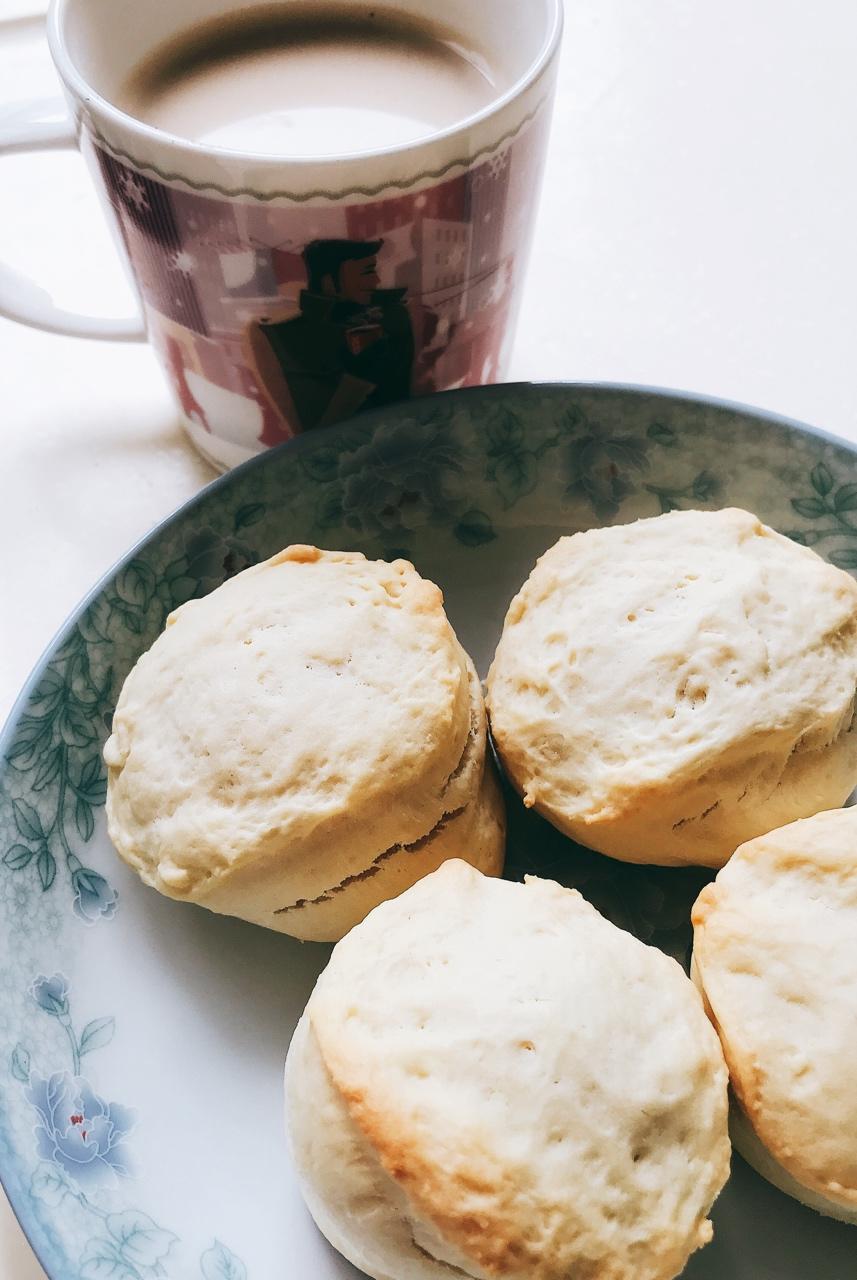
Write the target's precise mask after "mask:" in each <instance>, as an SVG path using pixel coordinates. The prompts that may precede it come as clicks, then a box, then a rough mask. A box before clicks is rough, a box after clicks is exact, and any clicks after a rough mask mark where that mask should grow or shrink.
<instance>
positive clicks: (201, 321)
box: [94, 112, 547, 464]
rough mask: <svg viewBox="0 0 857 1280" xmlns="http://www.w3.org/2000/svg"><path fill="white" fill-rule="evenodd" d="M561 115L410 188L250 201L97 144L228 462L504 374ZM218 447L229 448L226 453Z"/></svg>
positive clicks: (164, 334) (196, 429) (173, 352)
mask: <svg viewBox="0 0 857 1280" xmlns="http://www.w3.org/2000/svg"><path fill="white" fill-rule="evenodd" d="M546 128H547V120H546V118H545V113H543V112H538V113H537V114H536V116H535V118H534V119H532V120H531V121H530V122H529V123H528V124H527V126H526V127H524V128H523V129H522V130H521V131H520V132H519V133H518V134H517V135H516V136H515V137H514V138H513V139H511V140H510V141H508V142H506V143H504V144H503V145H502V146H500V147H499V148H498V149H497V150H496V151H494V152H492V153H491V154H490V155H488V156H486V157H485V158H484V159H482V160H480V161H478V162H476V163H475V164H472V165H470V167H467V168H464V169H458V171H457V172H456V171H455V170H453V172H452V174H451V175H450V176H448V177H443V178H440V179H439V180H438V179H434V178H429V177H427V178H426V181H425V184H424V185H422V184H418V185H417V186H416V188H415V189H413V190H404V191H403V190H401V189H395V188H393V189H391V190H389V191H384V192H382V193H380V194H379V195H377V196H369V197H365V196H364V197H361V198H352V197H349V198H343V199H336V200H331V199H320V200H319V201H318V202H317V203H316V202H315V201H309V202H302V203H296V202H290V201H289V200H288V199H287V198H285V197H283V198H282V199H281V200H263V199H255V198H253V197H252V196H251V195H250V194H248V195H247V196H246V197H244V198H241V199H237V198H229V197H226V196H222V195H220V194H218V193H216V192H213V191H211V190H210V189H207V190H204V191H197V190H195V189H192V188H190V187H187V186H184V185H182V184H181V183H180V182H179V181H177V180H172V181H170V182H168V181H165V180H163V179H161V178H160V177H158V176H153V175H151V174H149V173H146V172H143V171H141V170H139V169H137V168H135V167H134V166H132V165H131V164H130V163H129V162H128V161H127V160H125V159H124V158H120V157H118V156H115V155H113V154H111V152H110V151H109V150H108V149H107V148H106V146H105V145H103V144H98V145H96V146H95V147H94V153H95V159H96V162H97V164H98V167H99V169H100V171H101V174H102V176H103V179H104V183H105V187H106V190H107V194H108V198H109V201H110V204H111V206H112V210H113V213H114V216H115V220H116V223H117V225H118V228H119V232H120V235H121V238H122V240H123V243H124V247H125V250H126V252H127V255H128V257H129V259H130V262H131V265H132V269H133V272H134V275H135V277H136V281H137V285H138V289H139V292H140V296H141V299H142V302H143V306H144V310H145V315H146V322H147V327H148V332H149V338H150V340H151V341H152V343H153V344H154V346H155V348H156V349H157V351H158V353H159V355H160V356H161V359H162V362H163V365H164V367H165V370H166V372H167V375H168V377H169V378H170V381H171V382H172V384H173V388H174V391H175V394H176V397H177V399H178V401H179V404H180V406H181V409H182V412H183V415H184V417H185V419H186V421H187V423H188V425H189V429H190V430H191V434H192V436H193V438H194V439H195V440H196V442H197V443H198V444H199V446H200V448H202V449H203V450H205V441H206V439H209V438H212V437H217V438H219V440H220V441H222V442H224V443H225V444H226V446H227V448H228V449H230V450H231V453H230V454H229V458H230V464H231V462H234V461H240V460H241V458H242V457H249V456H250V455H251V454H252V453H256V452H258V451H259V449H261V448H264V447H265V446H267V445H274V444H279V443H280V442H281V441H284V440H288V439H290V438H291V437H292V436H294V435H295V434H298V433H300V432H302V431H307V430H314V429H317V428H319V427H323V426H326V425H327V424H329V423H333V422H335V421H338V420H340V419H342V418H345V417H348V416H350V415H351V414H353V413H357V412H360V411H362V410H364V409H369V408H372V407H375V406H378V405H385V404H389V403H391V402H393V401H395V400H401V399H404V398H406V397H408V396H410V395H423V394H426V393H427V392H431V391H435V390H439V389H442V388H454V387H462V386H469V385H473V384H477V383H486V382H493V381H496V379H497V378H498V377H500V376H502V372H503V364H504V358H505V354H506V351H507V349H508V344H509V338H510V336H511V325H510V313H511V310H512V304H513V300H514V298H515V295H516V294H517V293H518V292H519V290H518V288H517V283H518V280H519V278H520V274H521V271H522V269H523V265H524V262H523V258H524V248H525V246H526V243H527V240H528V238H529V236H528V230H529V221H530V212H531V208H532V200H531V195H532V191H533V189H534V188H535V187H537V185H538V178H539V171H540V169H541V164H542V157H543V140H544V134H545V133H546ZM221 456H223V454H222V451H221Z"/></svg>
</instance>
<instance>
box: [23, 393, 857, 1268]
mask: <svg viewBox="0 0 857 1280" xmlns="http://www.w3.org/2000/svg"><path fill="white" fill-rule="evenodd" d="M727 503H732V504H737V505H743V506H746V507H749V508H750V509H752V510H756V511H758V513H759V514H760V515H761V516H762V518H763V519H766V520H767V521H768V523H770V524H772V525H774V526H775V527H776V528H779V529H782V530H783V531H784V532H786V533H788V534H789V536H791V537H792V538H794V539H795V540H796V541H798V542H802V543H804V544H805V545H807V546H812V547H815V548H816V549H817V550H819V551H820V552H821V553H822V554H825V555H827V556H828V558H829V559H830V560H832V561H833V562H834V563H836V564H839V565H841V566H842V567H843V568H847V569H855V570H857V474H855V462H854V454H853V452H852V451H850V450H849V449H847V448H845V447H844V446H841V445H838V444H837V443H836V442H834V441H828V440H825V439H824V438H823V437H821V436H817V435H812V434H809V433H796V432H795V431H794V430H793V429H792V428H791V427H789V426H788V425H787V424H784V423H782V422H779V421H777V420H774V419H770V418H766V417H764V416H763V415H762V416H760V415H753V414H749V413H744V412H742V411H740V410H737V409H735V408H732V407H729V406H720V405H715V404H709V403H706V402H700V401H690V400H688V399H683V398H681V397H671V396H668V395H660V394H647V393H642V392H633V391H623V390H621V389H610V388H600V389H599V388H586V387H574V386H570V387H554V388H550V387H547V388H539V387H512V388H499V387H498V388H486V389H483V390H480V391H474V392H462V393H449V394H445V395H440V396H435V397H432V398H431V399H428V400H426V401H424V402H422V403H420V402H416V401H415V402H410V403H409V404H408V405H407V406H405V407H404V408H403V409H402V410H395V409H391V410H386V411H382V412H378V413H376V414H367V415H364V416H363V417H361V418H360V419H358V420H356V421H354V422H352V423H349V424H344V425H343V426H341V427H335V428H331V429H330V430H328V431H321V432H318V433H311V434H308V435H306V436H304V437H302V438H301V439H299V440H298V441H296V442H294V443H293V444H291V445H287V446H285V447H283V448H282V449H281V450H278V451H276V452H273V453H271V454H270V455H268V456H267V457H265V458H264V459H262V460H259V461H257V462H254V463H251V464H249V465H248V466H247V467H246V468H244V469H242V470H240V471H238V472H236V473H233V474H232V475H230V476H229V477H227V478H226V479H224V480H223V481H221V482H218V483H216V484H215V485H213V486H212V487H211V488H210V489H209V490H208V491H207V492H206V493H205V494H204V495H203V496H202V497H201V498H200V500H198V501H197V502H195V503H193V504H191V505H189V506H188V507H187V508H186V509H185V510H184V511H183V512H182V513H180V514H179V516H178V517H177V518H175V519H174V520H172V521H169V522H167V523H166V524H165V525H164V526H163V527H162V528H161V529H160V530H158V531H157V532H156V533H155V534H154V535H153V536H152V537H151V538H149V539H148V540H147V541H146V542H145V543H144V544H143V545H142V546H141V547H139V548H138V549H137V550H136V551H135V552H134V553H133V554H132V555H131V556H130V557H129V558H128V559H127V560H126V561H125V562H124V563H123V564H122V565H120V566H119V568H118V569H117V570H116V571H115V572H114V573H112V574H111V575H110V576H109V578H108V579H107V580H106V581H105V582H104V583H103V584H102V585H101V586H100V587H99V589H98V590H97V591H96V593H95V594H94V596H93V597H92V598H91V599H90V601H88V602H87V604H86V606H85V607H84V608H83V609H82V610H81V611H80V612H79V613H78V615H77V616H76V617H75V618H74V619H73V620H72V621H71V622H70V624H69V625H68V626H67V627H66V629H65V631H64V633H63V635H62V636H61V637H60V639H59V641H58V642H57V643H56V644H55V646H54V647H53V649H52V651H51V652H50V654H49V655H48V657H47V660H46V661H45V662H44V663H43V664H42V665H41V666H40V668H39V670H38V671H37V673H36V675H35V677H34V679H33V680H32V682H31V684H30V686H29V688H28V690H27V693H26V697H25V699H24V701H23V703H22V704H21V706H20V707H19V708H18V709H17V711H16V713H15V715H14V716H13V718H12V720H11V721H10V724H9V726H8V728H7V730H6V732H5V734H4V737H3V739H2V744H0V757H2V761H3V764H2V768H0V992H2V999H0V1063H5V1064H6V1067H5V1069H6V1080H7V1083H8V1084H9V1086H10V1087H9V1088H4V1089H2V1090H0V1168H2V1170H3V1173H4V1178H5V1179H6V1180H7V1185H8V1189H9V1192H10V1196H11V1198H12V1201H13V1204H14V1206H15V1208H16V1211H17V1212H18V1213H19V1215H20V1216H21V1218H22V1220H23V1221H24V1222H25V1225H26V1228H27V1231H28V1233H29V1235H30V1237H31V1239H32V1240H33V1242H34V1244H35V1246H36V1248H37V1250H38V1252H39V1253H40V1256H41V1257H42V1258H43V1261H44V1263H45V1266H46V1269H47V1270H48V1272H49V1274H51V1275H52V1276H53V1277H55V1278H56V1280H72V1278H73V1280H164V1278H166V1277H169V1278H170V1280H187V1278H188V1277H194V1278H195V1280H199V1277H202V1280H250V1276H249V1273H248V1268H247V1266H246V1265H245V1263H244V1262H243V1261H242V1259H241V1258H240V1257H239V1256H238V1254H236V1253H233V1252H232V1251H231V1249H230V1248H228V1247H227V1245H225V1244H224V1243H223V1242H222V1240H221V1239H220V1237H219V1232H218V1231H217V1230H216V1228H217V1227H218V1226H219V1224H218V1223H215V1222H212V1223H211V1225H210V1227H209V1229H208V1230H207V1231H206V1233H205V1235H204V1237H202V1238H200V1237H196V1238H192V1236H193V1232H194V1231H195V1230H196V1227H195V1226H194V1227H189V1226H188V1225H187V1224H186V1223H185V1222H183V1221H182V1220H181V1218H180V1216H179V1215H180V1208H181V1207H180V1206H177V1208H176V1220H175V1221H174V1222H170V1223H167V1224H166V1225H162V1224H160V1223H158V1222H157V1221H156V1220H155V1216H153V1214H154V1201H150V1200H149V1192H147V1191H146V1187H147V1186H148V1187H149V1188H150V1190H151V1187H153V1186H155V1185H156V1182H155V1181H153V1182H152V1183H151V1184H148V1183H147V1182H146V1179H145V1178H144V1177H143V1176H142V1175H140V1176H138V1175H136V1174H135V1159H134V1156H135V1147H136V1144H137V1141H138V1131H139V1130H141V1129H142V1126H144V1125H145V1124H146V1122H147V1117H146V1116H145V1115H142V1114H138V1113H137V1112H136V1111H135V1110H132V1109H131V1107H130V1105H129V1104H130V1103H131V1102H133V1101H134V1099H133V1098H129V1097H127V1096H124V1092H123V1087H122V1085H123V1082H122V1079H121V1076H118V1075H114V1076H113V1078H112V1079H100V1078H99V1073H98V1072H97V1071H96V1070H95V1066H96V1065H100V1064H101V1063H109V1062H111V1061H113V1058H112V1055H111V1054H109V1053H108V1054H105V1055H104V1057H103V1058H102V1057H99V1056H96V1055H98V1054H99V1053H100V1051H102V1050H105V1049H107V1048H108V1046H110V1045H111V1044H113V1043H114V1039H115V1040H116V1042H117V1043H118V1042H119V1040H120V1039H121V1037H120V1036H118V1033H117V1030H116V1028H117V1021H116V1018H114V1016H113V1015H112V1014H110V1013H108V1012H107V1011H105V1010H103V1009H100V1008H99V1003H100V996H99V990H100V988H99V985H98V980H97V976H96V975H97V969H98V965H97V964H93V963H92V962H89V963H87V964H81V962H80V957H81V956H88V955H89V949H90V948H97V947H101V948H102V950H103V949H104V948H106V947H107V943H108V940H109V939H110V938H113V937H117V936H118V931H117V925H118V928H121V927H122V926H123V924H124V923H125V922H126V919H130V917H126V916H125V915H124V911H125V910H126V909H127V904H123V900H122V898H121V897H120V894H119V892H118V890H117V887H116V886H117V885H118V884H120V879H119V875H120V873H119V869H118V866H117V864H116V862H115V858H114V856H113V855H112V853H111V851H110V850H109V848H108V846H107V842H106V840H105V838H104V835H103V821H102V809H103V804H104V797H105V789H106V778H105V772H104V767H103V764H102V761H101V749H102V746H103V742H104V739H105V737H106V736H107V733H108V732H109V727H110V722H111V716H112V708H113V706H114V703H115V699H116V697H117V696H118V691H119V689H120V687H121V684H122V680H123V679H124V676H125V674H126V673H127V671H128V670H129V669H130V667H131V665H132V664H133V662H134V661H136V659H137V657H138V656H139V654H140V653H141V652H142V651H143V650H144V649H145V648H146V647H147V646H148V645H149V644H150V643H151V642H152V640H153V639H154V637H155V636H156V635H157V633H158V631H159V630H160V628H161V627H162V626H163V623H164V620H165V618H166V616H167V614H168V613H169V612H170V610H172V609H174V608H176V607H177V606H178V605H180V604H182V603H183V602H184V601H186V600H188V599H191V598H194V597H198V596H200V595H202V594H204V593H206V592H207V591H210V590H211V589H212V588H214V587H216V586H217V585H218V584H219V583H220V582H222V581H223V580H224V579H225V578H227V577H229V576H230V575H232V574H234V573H237V572H240V571H241V570H242V569H243V568H246V567H247V566H248V565H251V564H253V563H256V562H257V561H259V560H261V559H264V558H265V557H267V556H269V555H271V554H273V553H274V552H275V551H277V550H279V549H280V548H281V547H282V546H283V545H285V544H287V543H288V542H309V541H315V542H318V543H319V544H320V545H323V546H328V547H344V548H354V549H357V550H361V551H364V552H365V553H366V554H367V555H370V556H378V555H381V556H387V557H392V556H396V555H405V556H408V557H409V558H412V559H414V560H415V562H416V563H417V564H418V566H422V565H428V566H429V568H430V569H431V571H432V572H436V573H437V576H438V577H439V579H440V581H441V585H442V586H443V587H444V588H445V590H446V591H447V596H448V599H449V601H450V605H451V612H452V613H453V621H454V622H455V623H456V625H458V626H462V629H463V631H464V632H467V629H468V627H469V628H470V636H471V637H472V638H473V640H474V641H475V646H474V647H478V645H479V644H480V643H482V644H483V646H484V651H483V652H482V653H481V654H480V655H478V656H479V657H480V660H481V661H482V665H483V667H484V665H485V660H486V659H487V657H488V656H489V655H490V649H491V646H492V645H493V639H494V631H493V630H492V628H496V627H497V626H498V625H499V618H500V617H501V615H502V608H503V606H504V605H505V603H506V601H507V600H508V599H509V598H510V597H511V595H512V594H513V592H514V591H515V590H516V589H517V587H518V585H519V584H520V581H521V580H522V578H523V576H524V575H525V574H526V572H527V571H528V568H529V566H530V565H531V563H532V560H533V558H534V556H535V555H536V554H538V552H539V550H540V549H542V548H543V547H546V546H547V545H549V544H550V543H551V542H552V541H553V540H554V539H555V538H556V537H558V536H559V535H560V534H561V533H562V532H564V531H569V530H574V529H581V528H586V527H588V526H590V525H592V524H597V523H599V522H613V521H616V520H622V521H625V520H632V519H636V518H638V517H641V516H651V515H656V514H657V513H658V512H661V511H669V510H673V509H675V508H677V507H692V506H704V505H709V504H712V505H718V506H719V505H725V504H727ZM447 569H448V572H449V575H450V580H449V581H445V580H444V573H445V572H447ZM489 597H490V600H491V602H492V606H493V615H492V620H491V621H490V625H489V624H486V623H485V622H484V621H483V618H482V616H481V612H480V610H481V609H482V606H483V604H484V602H485V601H486V600H488V599H489ZM471 599H472V600H473V602H474V603H473V605H472V616H471V617H468V616H467V614H466V613H465V614H464V616H463V617H461V616H455V613H454V608H453V606H454V607H455V608H458V609H459V611H461V610H462V601H468V602H469V601H470V600H471ZM510 816H511V817H512V822H511V824H510V842H509V861H508V867H507V874H509V875H511V876H516V875H519V874H522V873H523V872H524V871H525V870H538V871H541V872H543V873H545V874H548V875H553V876H556V877H557V878H560V879H563V880H564V881H565V882H566V883H569V884H573V885H576V886H577V887H579V888H580V890H581V892H583V893H584V894H586V895H587V896H588V897H589V898H590V899H591V900H592V901H593V902H595V904H596V905H597V906H598V907H599V909H600V910H602V911H603V912H604V913H605V914H607V915H608V916H609V917H610V918H611V919H613V920H614V921H615V922H616V923H617V924H620V925H621V926H622V927H625V928H628V929H631V930H632V931H634V932H635V933H637V934H638V935H639V936H641V937H643V938H645V939H646V941H650V942H654V943H656V944H657V945H659V946H661V947H663V948H664V949H666V950H668V951H670V952H671V953H672V954H674V955H676V956H678V957H679V958H680V959H682V960H685V961H686V959H687V945H688V938H689V928H688V922H687V908H688V904H689V902H690V901H691V900H692V898H693V897H694V896H695V894H696V892H697V891H698V888H699V885H700V883H701V882H702V879H704V877H705V875H706V873H704V872H695V871H689V872H687V873H684V872H681V871H679V872H674V871H669V870H664V869H660V868H653V867H626V866H622V865H620V864H617V863H613V862H611V861H610V860H609V859H605V858H602V857H600V856H599V855H596V854H593V853H591V852H589V851H588V850H585V849H579V848H577V847H576V846H572V845H571V844H570V842H568V841H565V840H563V838H562V837H560V836H558V834H557V833H556V832H554V831H553V829H552V828H548V827H547V825H546V824H543V823H541V820H539V819H537V818H536V816H535V815H526V814H523V811H522V810H521V809H520V806H517V807H515V805H514V804H510ZM110 945H111V946H112V945H114V944H113V943H111V944H110ZM103 954H107V951H105V950H103ZM133 980H134V975H133V974H129V975H127V981H128V983H129V987H128V989H127V992H126V993H124V994H123V997H122V999H123V1004H122V1009H121V1010H117V1016H120V1015H121V1020H122V1026H123V1027H124V1026H126V1025H127V1023H126V1020H127V1022H131V1021H133V1019H134V1016H135V1002H134V1001H135V996H137V995H139V991H137V990H132V989H131V988H132V986H133ZM82 986H84V987H85V990H82ZM73 996H75V999H73ZM84 996H85V998H86V1006H87V1007H90V1006H92V1012H93V1013H94V1014H100V1015H101V1016H97V1017H93V1018H92V1019H91V1020H90V1021H82V1020H81V1021H78V1020H77V1019H76V1018H75V1017H74V1006H75V1003H76V1002H77V1004H78V1007H82V1004H83V997H84ZM154 1047H156V1048H157V1047H158V1046H154ZM159 1047H160V1049H161V1052H166V1046H163V1045H161V1046H159ZM148 1119H149V1121H151V1120H152V1117H148ZM230 1122H231V1121H230V1119H229V1118H228V1117H226V1118H225V1119H224V1123H225V1124H228V1123H230ZM156 1174H157V1170H155V1175H156ZM141 1206H142V1207H141ZM146 1207H148V1208H149V1209H150V1210H152V1211H153V1212H152V1213H147V1212H146V1211H145V1210H146ZM275 1211H277V1212H278V1209H277V1210H275ZM165 1216H166V1215H165ZM235 1243H236V1244H239V1245H240V1243H241V1242H240V1241H238V1240H236V1241H235ZM245 1245H246V1250H242V1252H245V1256H247V1257H248V1258H249V1257H250V1251H251V1250H252V1249H254V1248H256V1245H257V1242H256V1241H253V1240H251V1239H249V1238H248V1239H247V1240H246V1241H245ZM261 1274H263V1275H264V1274H270V1270H268V1271H266V1270H265V1269H264V1267H262V1268H261ZM320 1280H321V1278H320Z"/></svg>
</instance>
